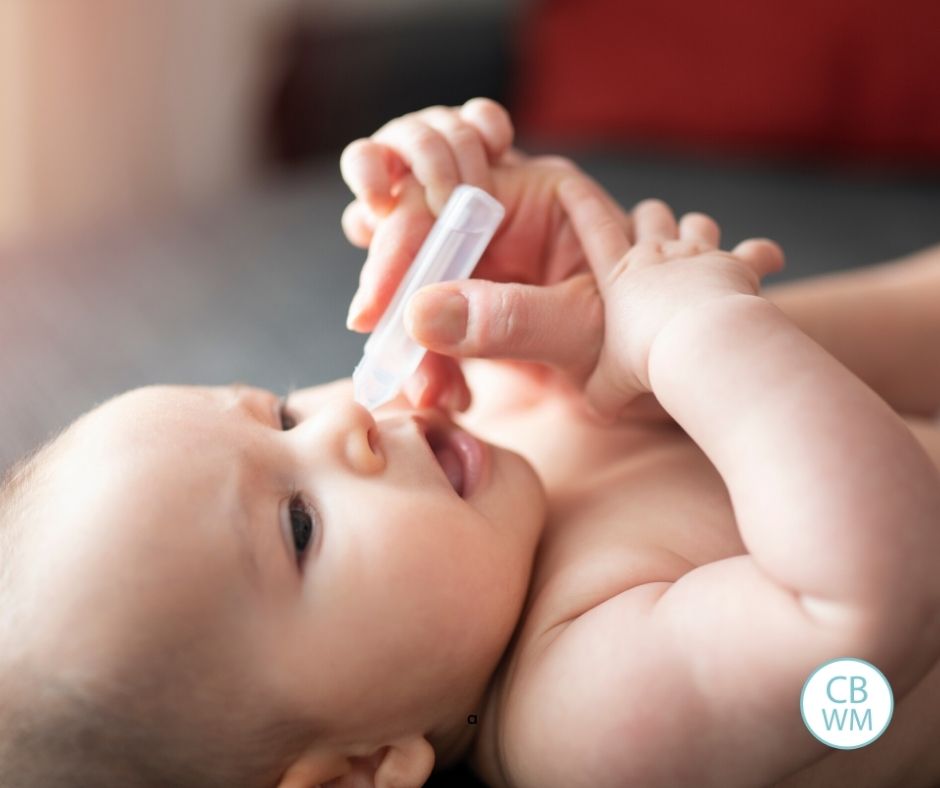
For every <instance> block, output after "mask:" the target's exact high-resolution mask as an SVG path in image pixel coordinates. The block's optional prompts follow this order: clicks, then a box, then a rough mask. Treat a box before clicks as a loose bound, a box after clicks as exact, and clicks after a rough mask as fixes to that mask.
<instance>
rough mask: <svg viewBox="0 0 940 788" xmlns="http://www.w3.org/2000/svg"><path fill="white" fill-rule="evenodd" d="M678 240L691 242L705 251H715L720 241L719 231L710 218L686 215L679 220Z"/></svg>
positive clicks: (691, 214)
mask: <svg viewBox="0 0 940 788" xmlns="http://www.w3.org/2000/svg"><path fill="white" fill-rule="evenodd" d="M679 240H680V241H691V242H692V243H697V244H700V245H701V246H703V247H705V248H706V249H717V248H718V244H719V242H720V241H721V229H720V228H719V227H718V222H716V221H715V220H714V219H712V217H711V216H707V215H705V214H704V213H687V214H686V215H685V216H683V217H682V218H681V219H680V220H679Z"/></svg>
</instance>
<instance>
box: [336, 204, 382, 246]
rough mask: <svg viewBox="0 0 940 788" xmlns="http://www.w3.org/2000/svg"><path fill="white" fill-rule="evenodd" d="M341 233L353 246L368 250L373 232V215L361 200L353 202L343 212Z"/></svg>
mask: <svg viewBox="0 0 940 788" xmlns="http://www.w3.org/2000/svg"><path fill="white" fill-rule="evenodd" d="M342 225H343V232H344V233H345V234H346V238H348V239H349V242H350V243H351V244H353V246H358V247H359V248H360V249H368V248H369V244H370V243H372V234H373V233H374V232H375V215H374V214H373V213H372V211H370V210H369V209H368V208H367V207H366V205H365V203H363V202H362V201H361V200H353V201H352V202H351V203H349V205H347V206H346V209H345V210H344V211H343V219H342Z"/></svg>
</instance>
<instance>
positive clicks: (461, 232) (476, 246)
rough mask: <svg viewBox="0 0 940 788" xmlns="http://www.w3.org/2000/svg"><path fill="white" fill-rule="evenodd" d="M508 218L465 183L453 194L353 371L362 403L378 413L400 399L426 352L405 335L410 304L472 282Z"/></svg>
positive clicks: (488, 198)
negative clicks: (419, 294) (429, 288)
mask: <svg viewBox="0 0 940 788" xmlns="http://www.w3.org/2000/svg"><path fill="white" fill-rule="evenodd" d="M504 214H505V209H504V208H503V206H502V205H500V203H499V202H498V201H497V200H496V199H494V198H493V197H491V196H490V195H489V194H487V193H486V192H485V191H483V190H482V189H478V188H477V187H475V186H467V185H466V184H464V185H461V186H458V187H457V188H456V189H454V192H453V194H451V196H450V199H449V200H448V201H447V204H446V205H445V206H444V210H443V211H441V215H440V216H439V217H438V219H437V221H436V222H435V223H434V227H432V228H431V232H430V233H429V234H428V237H427V238H426V239H425V241H424V244H423V245H422V246H421V249H420V250H419V251H418V254H417V256H416V257H415V259H414V262H413V263H412V264H411V267H410V268H409V269H408V273H407V274H405V278H404V279H403V280H402V282H401V284H400V285H399V287H398V290H396V291H395V295H394V297H393V298H392V301H391V303H390V304H389V305H388V309H386V310H385V313H384V314H383V315H382V319H381V320H379V323H378V325H377V326H376V327H375V330H373V332H372V334H371V335H370V336H369V339H368V340H367V341H366V344H365V348H364V350H363V356H362V360H361V361H360V362H359V363H358V364H357V365H356V369H355V370H354V371H353V396H354V397H355V399H356V401H357V402H358V403H360V404H361V405H364V406H365V407H367V408H368V409H369V410H374V409H375V408H377V407H379V406H380V405H383V404H385V403H386V402H388V401H389V400H391V399H393V398H394V397H395V395H396V394H398V392H399V391H400V390H401V387H402V386H403V385H404V383H405V381H406V380H407V379H408V378H409V377H411V375H412V374H413V373H414V371H415V370H416V369H417V368H418V365H419V364H420V363H421V359H422V358H423V357H424V354H425V352H426V351H425V349H424V348H423V347H421V345H419V344H418V343H417V342H415V341H414V340H413V339H412V338H411V337H409V336H408V333H407V332H406V331H405V324H404V320H403V318H404V314H405V304H407V303H408V299H409V298H410V297H411V295H412V294H413V293H415V292H416V291H417V290H419V289H421V288H422V287H424V286H425V285H429V284H434V283H436V282H448V281H453V280H457V279H466V278H467V277H469V276H470V274H471V273H472V272H473V269H474V267H475V266H476V264H477V263H478V262H479V260H480V257H481V256H482V255H483V251H484V250H485V249H486V247H487V245H488V244H489V242H490V240H491V239H492V238H493V234H494V233H495V232H496V229H497V228H498V227H499V223H500V222H501V221H502V220H503V215H504Z"/></svg>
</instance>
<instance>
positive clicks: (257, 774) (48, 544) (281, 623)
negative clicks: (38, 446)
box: [0, 381, 544, 788]
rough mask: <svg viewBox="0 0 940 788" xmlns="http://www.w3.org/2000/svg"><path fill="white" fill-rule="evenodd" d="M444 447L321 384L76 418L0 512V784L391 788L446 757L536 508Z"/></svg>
mask: <svg viewBox="0 0 940 788" xmlns="http://www.w3.org/2000/svg"><path fill="white" fill-rule="evenodd" d="M285 428H286V429H285ZM452 429H453V427H452V425H451V424H450V422H449V421H447V420H446V419H445V418H444V417H443V416H442V415H441V414H440V413H438V412H436V411H419V412H414V411H410V410H404V409H400V408H394V407H387V408H383V409H380V410H379V411H378V412H377V414H376V418H373V416H372V415H370V414H369V412H368V411H366V410H365V409H363V408H362V407H360V406H359V405H357V404H355V403H354V402H353V401H352V398H351V389H350V387H349V385H348V383H347V382H345V381H342V382H340V383H337V384H331V385H329V386H322V387H318V388H315V389H308V390H304V391H300V392H296V393H295V394H294V395H292V396H291V398H290V401H289V403H288V404H287V407H286V411H285V410H282V408H281V403H280V402H279V400H278V398H277V397H276V396H275V395H273V394H271V393H268V392H265V391H261V390H257V389H250V388H247V387H234V388H221V389H202V388H169V387H167V388H148V389H140V390H137V391H132V392H130V393H128V394H125V395H123V396H121V397H118V398H116V399H114V400H111V401H110V402H108V403H106V404H105V405H103V406H101V407H100V408H98V409H96V410H94V411H92V412H91V413H89V414H86V415H85V416H83V417H82V418H81V419H79V420H78V421H77V422H76V423H75V424H73V425H72V426H71V427H70V428H69V429H68V430H66V432H65V433H63V434H62V435H61V436H60V437H59V438H58V439H57V440H56V441H54V442H53V443H52V444H50V445H49V446H47V447H46V448H45V449H43V450H42V451H41V452H39V453H38V454H37V455H36V456H35V457H34V458H33V459H32V460H30V461H29V462H28V463H27V464H26V465H25V466H23V467H21V468H20V470H19V471H18V472H17V473H16V474H14V476H13V478H12V480H11V481H8V482H7V483H6V486H5V488H4V489H3V491H2V492H0V782H2V783H3V784H4V785H14V786H18V785H29V786H31V788H45V786H52V785H56V786H59V785H70V786H71V785H95V786H101V787H102V788H108V787H109V786H111V785H115V786H118V785H119V786H136V785H175V786H190V785H192V786H216V785H219V786H222V785H225V786H246V787H247V786H252V787H253V786H276V785H278V784H279V783H281V784H283V785H285V786H287V785H290V786H313V785H316V784H318V783H325V782H327V781H329V780H337V782H336V784H337V785H342V784H344V780H343V779H338V778H343V776H344V775H346V776H347V778H348V779H349V780H350V784H351V780H352V778H353V776H354V775H355V774H358V773H364V774H367V775H369V776H371V775H372V774H373V772H375V782H376V784H377V785H382V784H384V783H385V782H386V780H388V779H389V778H392V777H393V776H394V777H395V778H396V779H398V780H403V781H404V783H405V784H412V782H413V783H420V782H423V780H424V779H425V778H426V777H427V775H428V773H429V772H430V771H431V769H432V767H433V765H434V761H435V757H436V759H437V761H438V763H439V764H440V763H441V762H451V761H453V760H455V759H456V758H458V757H460V756H461V755H462V754H464V753H465V751H466V750H467V748H468V747H469V745H470V743H471V741H472V738H473V732H474V730H475V728H473V727H471V726H468V725H467V717H468V715H470V714H474V713H479V712H480V710H481V709H480V705H479V704H480V703H481V702H482V700H483V699H484V697H485V693H486V689H487V685H488V683H489V680H490V678H491V676H492V674H493V671H494V670H495V668H496V666H497V664H498V662H499V660H500V657H501V656H502V654H503V652H504V650H505V647H506V645H507V643H508V641H509V639H510V637H511V635H512V632H513V630H514V628H515V625H516V622H517V619H518V616H519V613H520V612H521V609H522V605H523V602H524V599H525V595H526V590H527V585H528V580H529V574H530V570H531V565H532V559H533V555H534V551H535V547H536V544H537V541H538V535H539V531H540V526H541V522H542V518H543V516H544V498H543V493H542V488H541V486H540V484H539V482H538V479H537V478H536V476H535V474H534V472H533V471H532V469H531V467H530V466H529V465H528V464H527V463H526V462H525V461H524V460H523V459H522V458H521V457H519V456H518V455H516V454H513V453H511V452H509V451H506V450H504V449H500V448H498V447H495V446H487V445H485V444H484V445H483V453H482V456H483V460H484V461H483V463H482V468H479V467H477V465H478V463H477V462H475V461H474V460H473V459H470V460H467V457H468V456H469V457H472V455H473V454H474V452H473V449H472V445H470V447H469V449H468V445H467V444H468V441H467V439H466V438H465V437H460V436H459V434H458V437H457V438H456V439H454V434H455V433H453V432H451V430H452ZM431 446H434V450H432V448H431ZM448 446H449V448H448ZM461 454H463V456H464V459H463V460H458V457H459V456H460V455H461ZM444 468H447V469H448V472H445V470H444ZM480 470H482V473H478V471H480ZM477 477H478V478H477ZM449 478H450V479H451V481H449ZM455 485H456V487H455ZM5 769H6V770H7V771H6V772H5V771H4V770H5ZM376 770H377V771H376ZM396 784H398V783H396Z"/></svg>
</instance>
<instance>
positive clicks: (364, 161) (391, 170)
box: [339, 139, 406, 215]
mask: <svg viewBox="0 0 940 788" xmlns="http://www.w3.org/2000/svg"><path fill="white" fill-rule="evenodd" d="M339 168H340V172H341V173H342V175H343V180H344V181H346V185H347V186H349V189H350V191H352V193H353V194H355V195H356V197H357V198H358V199H360V200H362V201H363V202H365V203H366V205H368V206H369V207H370V208H371V209H372V210H373V211H375V212H376V213H377V214H379V215H385V214H386V213H388V211H389V210H391V208H392V206H393V205H394V203H395V200H394V197H393V196H392V185H393V184H394V183H395V181H396V180H398V178H400V177H401V176H402V175H403V174H404V173H405V171H406V166H405V164H404V162H403V161H402V160H401V158H400V157H399V156H398V155H396V153H395V151H393V150H391V149H390V148H388V147H386V146H385V145H382V144H380V143H378V142H376V141H375V140H371V139H360V140H355V141H354V142H351V143H349V145H347V146H346V148H345V149H344V150H343V153H342V155H341V156H340V159H339Z"/></svg>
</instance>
